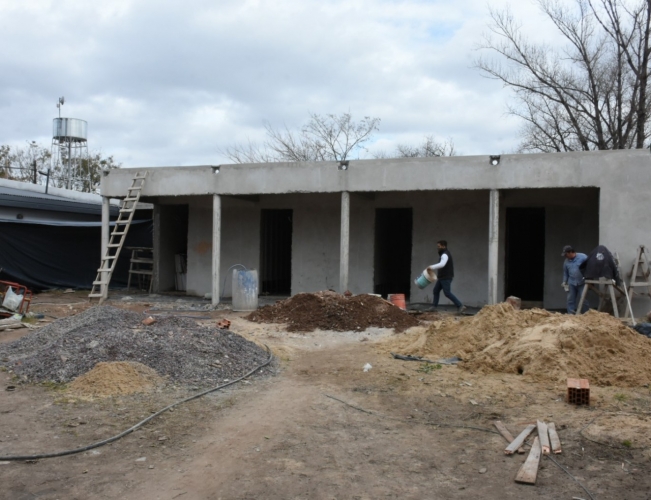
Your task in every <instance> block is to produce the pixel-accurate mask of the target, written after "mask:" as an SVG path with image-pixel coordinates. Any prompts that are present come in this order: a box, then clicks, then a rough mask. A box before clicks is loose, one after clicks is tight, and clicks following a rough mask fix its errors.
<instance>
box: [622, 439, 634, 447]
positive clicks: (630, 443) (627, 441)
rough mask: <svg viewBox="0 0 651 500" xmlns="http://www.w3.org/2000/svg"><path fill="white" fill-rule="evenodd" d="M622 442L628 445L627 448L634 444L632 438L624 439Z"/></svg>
mask: <svg viewBox="0 0 651 500" xmlns="http://www.w3.org/2000/svg"><path fill="white" fill-rule="evenodd" d="M622 444H623V445H624V446H626V447H627V448H630V447H631V446H633V443H632V442H631V440H630V439H624V441H622Z"/></svg>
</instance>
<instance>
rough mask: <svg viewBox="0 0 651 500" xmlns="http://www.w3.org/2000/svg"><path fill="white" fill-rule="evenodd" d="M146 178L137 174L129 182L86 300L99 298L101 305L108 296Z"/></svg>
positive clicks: (145, 175) (145, 174)
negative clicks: (129, 184) (129, 185)
mask: <svg viewBox="0 0 651 500" xmlns="http://www.w3.org/2000/svg"><path fill="white" fill-rule="evenodd" d="M146 178H147V172H145V173H144V174H141V173H140V172H137V173H136V175H135V176H134V177H133V180H132V181H131V187H130V188H129V190H128V191H127V196H126V198H124V199H123V200H122V202H121V203H120V213H119V215H118V218H117V220H116V221H115V225H114V226H113V231H112V232H111V237H110V238H109V242H108V245H107V247H106V253H105V254H104V256H103V257H102V263H101V264H100V267H99V269H98V270H97V277H96V278H95V281H93V288H92V290H91V291H90V294H89V295H88V300H92V299H93V298H99V303H100V304H101V303H102V302H103V301H104V299H106V297H107V296H108V287H109V283H110V282H111V277H112V276H113V271H114V270H115V266H116V265H117V262H118V257H119V256H120V251H121V250H122V245H124V240H125V239H126V238H127V233H128V232H129V227H131V221H132V220H133V214H134V213H135V212H136V208H137V206H138V200H140V193H141V192H142V188H143V186H144V185H145V179H146Z"/></svg>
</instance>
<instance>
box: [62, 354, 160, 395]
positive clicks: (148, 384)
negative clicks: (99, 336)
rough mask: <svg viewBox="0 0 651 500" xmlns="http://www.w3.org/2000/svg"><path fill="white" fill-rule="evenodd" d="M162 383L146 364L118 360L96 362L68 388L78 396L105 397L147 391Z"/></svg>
mask: <svg viewBox="0 0 651 500" xmlns="http://www.w3.org/2000/svg"><path fill="white" fill-rule="evenodd" d="M162 383H163V379H161V378H160V377H159V376H158V374H157V373H156V371H155V370H152V369H151V368H149V367H148V366H145V365H143V364H142V363H137V362H133V361H118V362H114V363H97V364H96V365H95V368H93V369H92V370H91V371H89V372H87V373H84V374H83V375H81V376H79V377H77V378H76V379H75V380H73V381H72V382H71V383H70V386H69V390H70V391H71V392H73V393H75V394H78V395H80V396H91V397H107V396H119V395H123V394H134V393H137V392H148V391H151V390H152V389H154V388H155V387H156V386H158V385H161V384H162Z"/></svg>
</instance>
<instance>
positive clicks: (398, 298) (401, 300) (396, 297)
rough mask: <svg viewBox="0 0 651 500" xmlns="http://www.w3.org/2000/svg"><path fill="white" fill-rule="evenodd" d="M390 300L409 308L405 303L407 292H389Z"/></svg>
mask: <svg viewBox="0 0 651 500" xmlns="http://www.w3.org/2000/svg"><path fill="white" fill-rule="evenodd" d="M389 302H391V303H392V304H393V305H394V306H397V307H399V308H400V309H402V310H405V311H406V310H407V304H405V294H404V293H392V294H389Z"/></svg>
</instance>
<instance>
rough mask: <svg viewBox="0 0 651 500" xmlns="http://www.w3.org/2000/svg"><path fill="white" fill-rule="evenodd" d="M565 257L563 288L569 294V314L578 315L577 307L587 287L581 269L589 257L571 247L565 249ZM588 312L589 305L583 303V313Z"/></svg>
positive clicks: (566, 246) (563, 254) (567, 246)
mask: <svg viewBox="0 0 651 500" xmlns="http://www.w3.org/2000/svg"><path fill="white" fill-rule="evenodd" d="M561 255H562V256H563V257H565V262H564V263H563V284H562V286H563V288H564V289H565V291H566V292H567V313H568V314H576V307H577V306H578V305H579V304H578V302H579V300H580V299H581V294H582V293H583V287H584V286H585V283H584V278H583V273H582V272H581V270H580V269H579V267H580V266H581V264H583V263H584V262H585V261H586V260H588V256H587V255H586V254H584V253H576V252H575V251H574V248H572V246H571V245H565V246H564V247H563V253H562V254H561ZM587 310H588V304H586V303H585V302H584V303H583V307H582V311H581V312H582V313H584V312H586V311H587Z"/></svg>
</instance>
